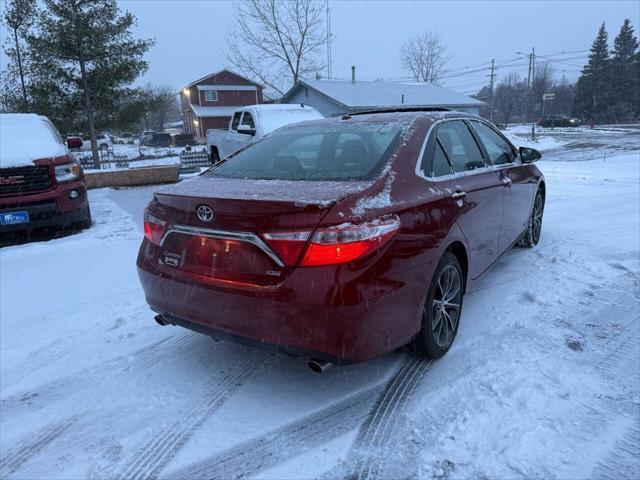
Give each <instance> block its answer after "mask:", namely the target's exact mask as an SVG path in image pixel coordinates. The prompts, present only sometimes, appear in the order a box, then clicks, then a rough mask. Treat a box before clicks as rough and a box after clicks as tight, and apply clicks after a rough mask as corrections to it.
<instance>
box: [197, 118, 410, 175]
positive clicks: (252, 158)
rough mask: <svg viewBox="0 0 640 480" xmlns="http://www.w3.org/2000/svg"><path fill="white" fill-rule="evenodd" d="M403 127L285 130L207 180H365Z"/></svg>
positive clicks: (376, 170)
mask: <svg viewBox="0 0 640 480" xmlns="http://www.w3.org/2000/svg"><path fill="white" fill-rule="evenodd" d="M405 126H406V125H405V124H404V123H400V122H397V123H388V124H380V123H354V124H351V125H337V124H335V123H323V124H315V125H303V126H290V127H284V128H281V129H279V130H276V131H275V132H273V133H271V134H269V135H268V136H266V137H263V138H262V139H261V140H259V141H258V142H256V143H254V144H252V145H251V146H249V147H247V148H245V149H243V150H241V151H240V152H238V153H237V154H235V155H233V156H232V157H229V158H228V159H227V160H225V161H224V162H222V163H221V164H220V165H218V166H216V167H214V168H212V169H211V170H209V171H208V173H207V175H211V176H217V177H225V178H247V179H265V180H336V181H338V180H369V179H373V178H375V177H376V176H377V175H378V174H379V173H380V171H381V170H382V168H383V166H384V165H385V164H386V163H387V161H388V159H389V158H390V156H391V153H392V152H393V151H394V150H395V149H396V147H397V146H398V144H399V139H400V136H401V135H402V132H403V131H404V127H405Z"/></svg>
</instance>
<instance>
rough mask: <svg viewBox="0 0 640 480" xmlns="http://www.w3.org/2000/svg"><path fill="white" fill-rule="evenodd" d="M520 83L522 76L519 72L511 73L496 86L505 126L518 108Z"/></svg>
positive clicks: (497, 101)
mask: <svg viewBox="0 0 640 480" xmlns="http://www.w3.org/2000/svg"><path fill="white" fill-rule="evenodd" d="M520 83H521V82H520V76H519V75H518V74H517V73H510V74H509V75H507V76H506V77H504V78H503V79H502V80H501V81H500V83H498V86H497V87H496V104H497V106H498V110H499V111H500V112H501V113H502V119H503V121H504V124H505V126H506V125H507V124H508V123H509V119H510V118H511V116H512V115H513V113H514V110H515V109H516V103H517V101H518V98H519V97H518V95H519V91H518V86H519V84H520Z"/></svg>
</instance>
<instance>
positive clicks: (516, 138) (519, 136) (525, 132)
mask: <svg viewBox="0 0 640 480" xmlns="http://www.w3.org/2000/svg"><path fill="white" fill-rule="evenodd" d="M502 133H503V134H504V135H505V136H506V137H507V138H508V139H509V140H510V141H511V143H513V144H514V145H515V146H516V147H531V148H535V149H536V150H540V151H541V152H544V151H545V150H552V149H554V148H559V147H562V146H563V145H566V144H567V143H569V142H568V140H563V139H559V138H557V137H555V136H553V137H552V136H548V135H546V134H545V133H542V132H540V131H539V129H538V128H537V127H536V139H535V140H531V138H530V135H531V125H515V126H513V127H509V128H507V129H506V130H504V131H503V132H502Z"/></svg>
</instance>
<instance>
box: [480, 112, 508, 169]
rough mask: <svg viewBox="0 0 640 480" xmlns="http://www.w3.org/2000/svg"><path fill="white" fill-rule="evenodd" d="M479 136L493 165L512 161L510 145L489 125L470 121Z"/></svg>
mask: <svg viewBox="0 0 640 480" xmlns="http://www.w3.org/2000/svg"><path fill="white" fill-rule="evenodd" d="M471 125H472V126H473V128H474V129H475V131H476V133H477V134H478V136H479V137H480V140H481V141H482V143H483V145H484V148H485V150H486V151H487V153H488V154H489V158H490V159H491V162H492V163H493V164H494V165H504V164H505V163H511V162H513V158H514V153H513V150H512V149H511V146H510V145H509V144H508V143H507V142H506V141H505V140H504V139H503V138H502V137H501V136H500V135H498V134H497V133H496V132H495V131H494V130H493V129H492V128H491V127H489V126H487V125H485V124H484V123H482V122H471Z"/></svg>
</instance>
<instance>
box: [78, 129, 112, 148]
mask: <svg viewBox="0 0 640 480" xmlns="http://www.w3.org/2000/svg"><path fill="white" fill-rule="evenodd" d="M78 137H79V138H81V140H82V145H81V146H80V150H83V151H91V138H90V137H89V135H78ZM96 142H97V143H98V150H108V149H110V148H111V147H113V140H112V138H111V135H109V134H108V133H97V134H96Z"/></svg>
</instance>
